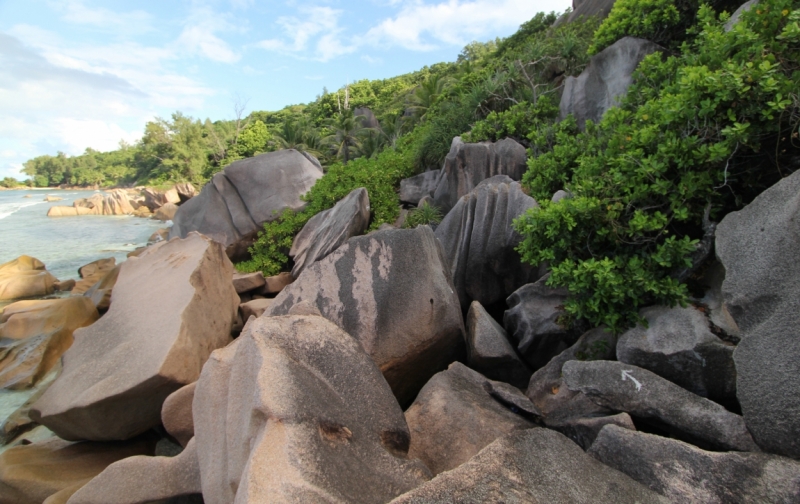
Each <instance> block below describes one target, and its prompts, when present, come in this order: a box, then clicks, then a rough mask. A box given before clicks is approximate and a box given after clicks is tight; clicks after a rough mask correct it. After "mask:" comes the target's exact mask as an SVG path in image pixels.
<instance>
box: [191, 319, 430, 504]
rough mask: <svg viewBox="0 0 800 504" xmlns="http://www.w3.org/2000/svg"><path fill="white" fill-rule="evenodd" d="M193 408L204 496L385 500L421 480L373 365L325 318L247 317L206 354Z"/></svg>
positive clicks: (215, 503)
mask: <svg viewBox="0 0 800 504" xmlns="http://www.w3.org/2000/svg"><path fill="white" fill-rule="evenodd" d="M193 410H194V431H195V442H196V444H197V454H198V458H199V462H200V472H201V481H202V487H203V498H204V499H205V502H206V503H207V504H229V503H231V502H254V503H255V502H271V501H281V502H319V501H328V502H353V503H373V502H375V503H382V502H386V501H388V500H390V499H392V498H393V497H395V496H397V495H399V494H401V493H402V492H405V491H408V490H410V489H412V488H414V487H416V486H417V485H419V484H420V483H422V482H424V481H425V480H426V479H428V471H427V470H426V469H425V468H424V466H422V464H421V463H419V462H418V461H411V460H409V459H408V458H407V457H406V452H407V451H408V443H409V432H408V427H407V426H406V422H405V419H404V418H403V412H402V410H401V409H400V406H399V405H398V404H397V401H396V400H395V398H394V397H393V395H392V392H391V390H390V389H389V386H388V385H387V383H386V381H385V380H384V378H383V376H381V373H380V371H379V370H378V368H377V367H376V366H375V364H374V363H373V362H372V361H371V360H370V358H369V356H368V355H367V354H366V353H365V352H364V350H363V348H362V347H361V345H359V344H358V342H356V341H355V340H354V339H353V338H352V337H350V336H349V335H348V334H347V333H345V332H344V331H342V330H341V329H339V328H338V327H337V326H336V325H335V324H332V323H331V322H329V321H327V320H325V319H324V318H322V317H316V316H310V317H308V316H283V317H262V318H259V319H254V320H253V321H252V322H251V323H249V324H248V326H247V328H246V329H245V331H244V332H243V333H242V335H241V336H240V337H239V338H238V339H237V340H236V341H235V342H234V343H233V344H231V345H229V346H227V347H226V348H224V349H220V350H217V351H216V352H214V353H213V354H212V356H211V358H210V359H209V361H208V363H207V364H206V366H205V367H204V368H203V372H202V375H201V376H200V380H199V381H198V383H197V388H196V390H195V396H194V407H193Z"/></svg>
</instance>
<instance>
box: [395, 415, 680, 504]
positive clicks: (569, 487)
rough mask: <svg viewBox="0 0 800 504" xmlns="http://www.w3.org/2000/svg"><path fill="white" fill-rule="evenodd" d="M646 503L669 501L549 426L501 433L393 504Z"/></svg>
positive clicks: (663, 503) (664, 502) (662, 503)
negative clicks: (506, 433)
mask: <svg viewBox="0 0 800 504" xmlns="http://www.w3.org/2000/svg"><path fill="white" fill-rule="evenodd" d="M420 502H424V503H426V504H439V503H441V504H445V503H453V502H458V503H463V504H471V503H476V504H477V503H485V502H505V503H509V504H511V503H542V504H544V503H565V504H566V503H573V502H592V503H598V504H600V503H609V504H623V503H630V504H634V503H636V504H645V503H661V504H666V503H667V502H668V501H667V500H666V499H665V498H663V497H661V496H659V495H658V494H656V493H655V492H652V491H651V490H648V489H647V487H645V486H644V485H642V484H640V483H637V482H636V481H634V480H632V479H631V478H629V477H628V476H626V475H624V474H622V473H621V472H619V471H616V470H614V469H611V468H610V467H608V466H606V465H603V464H601V463H600V462H598V461H597V460H595V459H594V458H592V457H590V456H589V455H587V454H585V453H584V452H583V450H581V449H580V448H579V447H578V446H577V445H576V444H575V443H573V442H572V441H570V440H569V439H567V438H566V437H565V436H563V435H562V434H559V433H558V432H555V431H552V430H549V429H528V430H523V431H518V432H513V433H511V434H508V435H506V436H505V437H502V438H500V439H498V440H496V441H494V442H493V443H492V444H490V445H489V446H487V447H486V448H484V449H483V450H481V452H480V453H478V454H477V455H476V456H475V457H473V458H472V459H471V460H470V461H469V462H466V463H465V464H462V465H461V466H459V467H457V468H455V469H453V470H451V471H447V472H444V473H442V474H440V475H438V476H436V477H435V478H434V479H432V480H431V481H429V482H427V483H425V484H423V485H421V486H420V487H418V488H417V489H415V490H412V491H411V492H408V493H407V494H405V495H402V496H400V497H398V498H397V499H395V500H393V501H392V504H405V503H409V504H411V503H420Z"/></svg>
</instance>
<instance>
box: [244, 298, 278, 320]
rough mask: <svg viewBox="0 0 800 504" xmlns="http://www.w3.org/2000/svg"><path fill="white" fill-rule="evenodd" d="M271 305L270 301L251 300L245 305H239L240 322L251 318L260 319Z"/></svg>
mask: <svg viewBox="0 0 800 504" xmlns="http://www.w3.org/2000/svg"><path fill="white" fill-rule="evenodd" d="M271 305H272V299H253V300H252V301H248V302H246V303H242V304H240V305H239V311H240V312H241V314H242V320H247V319H248V318H250V317H251V316H252V317H256V318H258V317H260V316H261V315H263V314H264V312H265V311H267V310H268V309H269V307H270V306H271Z"/></svg>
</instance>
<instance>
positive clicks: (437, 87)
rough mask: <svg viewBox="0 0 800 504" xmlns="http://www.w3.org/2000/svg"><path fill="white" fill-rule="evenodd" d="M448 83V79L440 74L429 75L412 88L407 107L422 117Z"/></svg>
mask: <svg viewBox="0 0 800 504" xmlns="http://www.w3.org/2000/svg"><path fill="white" fill-rule="evenodd" d="M448 84H449V79H447V78H445V77H442V76H441V75H436V74H434V75H431V76H429V77H428V78H427V79H425V82H423V83H422V84H420V85H419V87H417V88H416V89H415V90H414V93H413V94H412V95H411V97H410V100H409V101H410V102H411V106H410V107H409V109H410V110H411V111H412V112H414V115H416V116H417V117H418V118H419V119H424V118H425V116H426V114H427V113H428V109H430V108H431V106H432V105H433V104H434V103H435V102H436V100H437V99H438V98H439V96H440V95H441V94H442V92H443V91H444V90H445V88H446V87H447V85H448Z"/></svg>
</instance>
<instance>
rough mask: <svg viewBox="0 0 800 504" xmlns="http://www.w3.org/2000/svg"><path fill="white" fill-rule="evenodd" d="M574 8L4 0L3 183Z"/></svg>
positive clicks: (447, 56)
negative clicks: (49, 159)
mask: <svg viewBox="0 0 800 504" xmlns="http://www.w3.org/2000/svg"><path fill="white" fill-rule="evenodd" d="M571 3H572V2H571V0H364V1H360V2H343V1H336V0H318V1H315V2H308V1H294V0H290V1H284V2H277V1H257V0H161V1H159V2H154V1H141V0H140V1H125V0H116V1H111V0H106V1H101V0H61V1H52V0H0V118H2V119H0V178H2V177H5V176H14V177H17V178H22V176H21V175H20V173H19V170H20V168H21V166H22V163H23V162H24V161H26V160H27V159H30V158H31V157H34V156H37V155H41V154H55V153H56V152H57V151H63V152H66V153H68V154H72V155H74V154H79V153H81V152H83V150H84V149H85V148H86V147H92V148H95V149H98V150H111V149H114V148H116V146H117V145H118V143H119V141H120V140H122V139H124V140H126V141H128V142H134V141H136V140H137V139H138V138H139V136H140V135H141V132H142V130H143V128H144V124H145V123H146V122H147V121H148V120H151V119H152V118H153V117H155V116H161V117H168V116H169V115H170V114H171V113H172V112H174V111H176V110H180V111H182V112H184V113H186V114H188V115H191V116H194V117H199V118H202V119H205V118H206V117H210V118H211V119H226V118H228V119H229V118H232V117H233V115H234V112H233V110H234V106H233V104H234V101H235V100H236V98H237V97H239V98H240V100H241V101H246V102H247V110H246V112H250V111H252V110H277V109H280V108H282V107H284V106H285V105H289V104H293V103H305V102H308V101H311V100H313V99H314V98H315V97H316V96H317V95H318V94H320V93H321V92H322V89H323V87H327V88H328V89H330V90H334V89H337V88H339V87H341V86H343V85H344V84H345V83H346V82H348V81H355V80H359V79H364V78H368V79H379V78H386V77H391V76H394V75H398V74H402V73H406V72H410V71H413V70H416V69H419V68H422V67H423V66H425V65H430V64H433V63H436V62H439V61H453V60H455V58H456V56H457V55H458V53H459V52H460V51H461V49H462V48H463V47H464V46H465V45H466V44H467V43H469V42H470V41H472V40H480V41H485V40H489V39H493V38H495V37H504V36H508V35H510V34H511V33H513V32H514V31H515V30H516V29H517V28H518V27H519V25H520V24H521V23H523V22H524V21H527V20H528V19H530V18H531V17H533V16H534V15H535V14H536V13H537V12H539V11H546V12H549V11H553V10H554V11H558V12H560V11H564V10H565V9H566V8H567V7H569V6H570V5H571Z"/></svg>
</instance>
